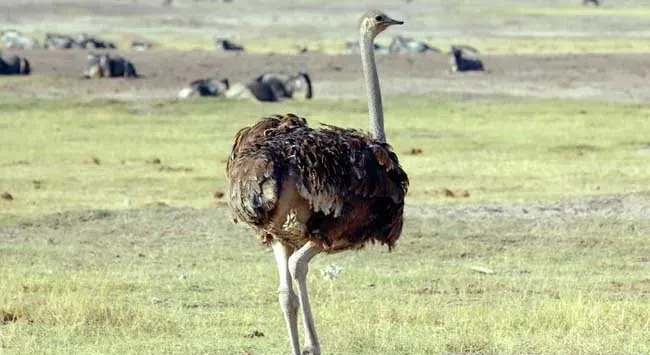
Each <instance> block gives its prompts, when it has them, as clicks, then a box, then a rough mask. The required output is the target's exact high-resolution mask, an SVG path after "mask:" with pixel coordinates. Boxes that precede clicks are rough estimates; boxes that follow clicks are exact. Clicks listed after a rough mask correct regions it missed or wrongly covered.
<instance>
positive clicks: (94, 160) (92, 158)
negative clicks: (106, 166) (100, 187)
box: [83, 156, 102, 165]
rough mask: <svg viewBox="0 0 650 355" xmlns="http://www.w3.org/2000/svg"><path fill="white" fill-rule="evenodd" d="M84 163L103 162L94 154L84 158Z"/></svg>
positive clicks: (96, 163)
mask: <svg viewBox="0 0 650 355" xmlns="http://www.w3.org/2000/svg"><path fill="white" fill-rule="evenodd" d="M83 163H84V164H95V165H100V164H101V163H102V161H101V160H99V158H97V157H95V156H93V157H90V158H88V159H84V161H83Z"/></svg>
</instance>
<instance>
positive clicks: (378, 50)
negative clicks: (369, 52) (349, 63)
mask: <svg viewBox="0 0 650 355" xmlns="http://www.w3.org/2000/svg"><path fill="white" fill-rule="evenodd" d="M372 45H373V49H374V51H375V54H388V53H390V50H389V48H388V47H382V46H381V45H380V44H378V43H373V44H372ZM345 53H347V54H359V53H361V50H360V49H359V41H346V42H345Z"/></svg>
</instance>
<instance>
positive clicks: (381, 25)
mask: <svg viewBox="0 0 650 355" xmlns="http://www.w3.org/2000/svg"><path fill="white" fill-rule="evenodd" d="M403 24H404V21H397V20H393V19H392V18H390V17H389V16H388V15H386V14H385V13H383V12H381V11H379V10H370V11H368V12H366V13H365V14H363V16H361V20H360V24H359V28H360V29H361V33H362V34H366V33H370V34H372V38H375V37H376V36H377V35H378V34H380V33H381V32H382V31H383V30H385V29H386V28H388V26H392V25H403Z"/></svg>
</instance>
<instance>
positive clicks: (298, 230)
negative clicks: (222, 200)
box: [226, 10, 408, 355]
mask: <svg viewBox="0 0 650 355" xmlns="http://www.w3.org/2000/svg"><path fill="white" fill-rule="evenodd" d="M402 23H403V22H401V21H396V20H393V19H391V18H390V17H388V16H387V15H385V14H383V13H381V12H379V11H374V10H373V11H369V12H367V13H365V14H364V15H363V16H362V17H361V21H360V26H359V27H360V35H361V41H360V46H361V58H362V63H363V69H364V78H365V82H366V86H367V93H368V107H369V115H370V130H371V134H370V135H369V134H366V133H364V132H361V131H357V130H354V129H346V128H338V127H334V126H329V125H325V126H324V127H322V128H311V127H308V126H307V122H306V121H305V119H304V118H301V117H298V116H295V115H293V114H287V115H284V116H281V115H276V116H271V117H266V118H263V119H262V120H261V121H260V122H258V123H257V124H255V125H253V126H251V127H245V128H243V129H241V130H240V131H239V132H238V133H237V135H236V137H235V143H234V146H233V149H232V153H231V155H230V157H229V159H228V162H227V166H226V175H227V178H228V180H229V204H230V208H231V210H232V212H233V214H234V215H235V220H236V221H237V220H241V221H244V222H246V223H247V224H249V225H251V226H252V227H253V228H254V229H256V230H257V231H258V232H259V233H260V235H261V238H262V240H263V241H264V242H265V243H267V244H270V245H271V247H272V249H273V252H274V255H275V259H276V262H277V265H278V271H279V288H278V293H279V297H278V298H279V302H280V307H281V308H282V312H283V313H284V318H285V322H286V325H287V328H288V330H289V336H290V339H291V347H292V354H293V355H299V354H313V355H317V354H320V345H319V343H318V338H317V336H316V329H315V326H314V319H313V317H312V314H311V308H310V304H309V296H308V294H307V283H306V277H307V271H308V264H309V262H310V260H311V259H312V258H313V257H314V256H315V255H317V254H319V253H321V252H324V253H335V252H338V251H342V250H348V249H358V248H361V247H363V246H364V245H365V244H366V243H368V242H372V243H375V242H379V243H380V244H384V245H387V246H388V247H389V249H390V248H392V247H393V246H394V244H395V242H396V241H397V239H398V238H399V237H400V234H401V231H402V223H403V220H402V213H403V209H404V197H405V195H406V192H407V188H408V177H407V175H406V173H405V172H404V171H403V170H402V168H401V167H400V165H399V161H398V159H397V156H396V155H395V153H394V152H393V151H392V148H391V147H390V145H388V144H387V143H386V135H385V133H384V119H383V108H382V101H381V93H380V89H379V78H378V76H377V70H376V66H375V60H374V52H373V39H374V38H375V36H376V35H378V34H379V33H381V32H382V31H383V30H385V29H386V28H387V27H388V26H390V25H396V24H402ZM293 281H295V282H296V283H297V285H298V294H296V293H295V292H294V289H293ZM299 306H300V308H301V310H302V315H303V323H304V333H305V348H306V350H305V352H303V353H301V352H300V344H299V341H298V325H297V315H298V313H297V312H298V307H299Z"/></svg>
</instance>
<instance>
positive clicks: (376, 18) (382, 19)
mask: <svg viewBox="0 0 650 355" xmlns="http://www.w3.org/2000/svg"><path fill="white" fill-rule="evenodd" d="M375 20H376V21H384V16H381V15H379V16H377V17H375Z"/></svg>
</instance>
